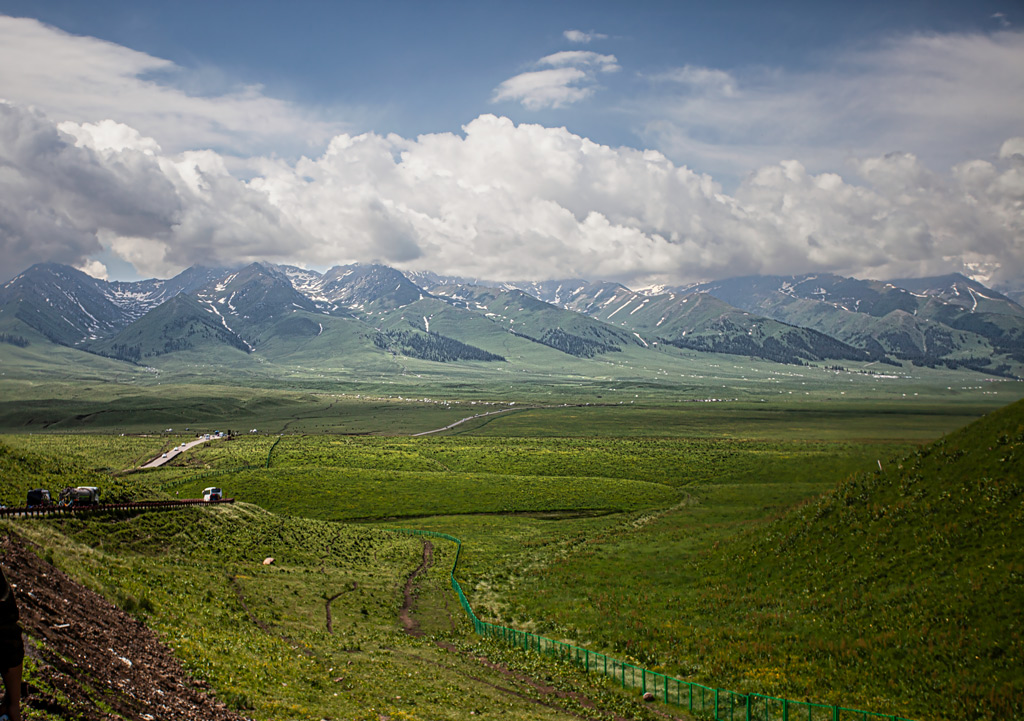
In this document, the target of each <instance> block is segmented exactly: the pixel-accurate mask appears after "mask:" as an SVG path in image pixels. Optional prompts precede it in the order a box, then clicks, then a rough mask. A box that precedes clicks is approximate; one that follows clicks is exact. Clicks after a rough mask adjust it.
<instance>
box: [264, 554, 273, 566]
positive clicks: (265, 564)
mask: <svg viewBox="0 0 1024 721" xmlns="http://www.w3.org/2000/svg"><path fill="white" fill-rule="evenodd" d="M273 562H274V559H273V558H271V557H270V556H267V557H266V558H264V559H263V565H264V566H269V565H270V564H272V563H273Z"/></svg>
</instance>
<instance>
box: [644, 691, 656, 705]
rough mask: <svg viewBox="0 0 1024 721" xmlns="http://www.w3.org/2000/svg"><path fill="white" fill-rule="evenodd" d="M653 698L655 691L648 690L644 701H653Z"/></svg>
mask: <svg viewBox="0 0 1024 721" xmlns="http://www.w3.org/2000/svg"><path fill="white" fill-rule="evenodd" d="M653 700H654V694H653V693H651V692H650V691H648V692H647V693H645V694H644V701H646V702H647V703H651V702H652V701H653Z"/></svg>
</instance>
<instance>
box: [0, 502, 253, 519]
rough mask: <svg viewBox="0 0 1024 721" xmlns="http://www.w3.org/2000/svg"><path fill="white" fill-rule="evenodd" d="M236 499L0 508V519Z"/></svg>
mask: <svg viewBox="0 0 1024 721" xmlns="http://www.w3.org/2000/svg"><path fill="white" fill-rule="evenodd" d="M234 502H235V499H234V498H223V499H221V500H219V501H204V500H203V499H201V498H186V499H182V500H177V501H133V502H131V503H96V504H84V503H83V504H79V505H71V506H62V505H60V504H57V503H52V504H50V505H48V506H17V507H13V508H0V517H11V516H13V517H16V518H33V517H46V516H70V515H76V514H82V513H102V512H104V511H136V510H138V511H147V510H166V509H170V508H182V507H185V506H216V505H218V504H220V503H234Z"/></svg>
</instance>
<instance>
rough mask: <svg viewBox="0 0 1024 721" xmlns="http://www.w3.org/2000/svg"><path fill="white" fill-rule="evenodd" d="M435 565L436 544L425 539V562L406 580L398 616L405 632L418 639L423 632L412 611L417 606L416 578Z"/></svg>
mask: <svg viewBox="0 0 1024 721" xmlns="http://www.w3.org/2000/svg"><path fill="white" fill-rule="evenodd" d="M433 565H434V544H433V543H431V542H430V541H428V540H427V539H425V538H424V539H423V560H422V561H421V562H420V565H419V566H417V567H416V570H415V571H413V572H412V573H410V574H409V577H408V578H407V579H405V590H404V600H403V601H402V610H401V612H400V613H399V614H398V617H399V618H400V619H401V621H402V627H403V628H404V629H405V632H406V633H407V634H409V635H410V636H416V637H417V638H418V637H420V636H422V635H423V630H422V629H421V628H420V624H419V622H418V621H417V620H416V619H414V618H413V617H412V610H413V607H414V606H415V598H414V596H413V594H414V592H415V590H416V578H417V577H418V576H419V575H420V574H422V573H426V572H427V571H429V570H430V568H431V566H433Z"/></svg>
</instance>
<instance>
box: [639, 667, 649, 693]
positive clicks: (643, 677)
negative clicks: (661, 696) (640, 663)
mask: <svg viewBox="0 0 1024 721" xmlns="http://www.w3.org/2000/svg"><path fill="white" fill-rule="evenodd" d="M640 681H641V682H642V683H643V692H642V693H647V669H646V668H642V669H640Z"/></svg>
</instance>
